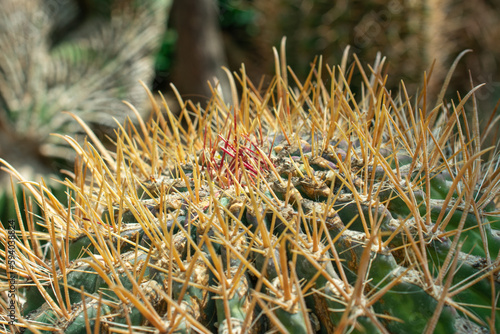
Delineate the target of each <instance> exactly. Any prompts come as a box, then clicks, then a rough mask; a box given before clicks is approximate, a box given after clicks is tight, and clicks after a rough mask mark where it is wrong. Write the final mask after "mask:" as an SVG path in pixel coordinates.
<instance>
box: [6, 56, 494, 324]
mask: <svg viewBox="0 0 500 334" xmlns="http://www.w3.org/2000/svg"><path fill="white" fill-rule="evenodd" d="M346 55H347V52H346ZM275 58H276V76H275V78H274V80H273V81H272V82H271V84H270V86H269V87H268V88H267V90H264V91H261V90H259V89H257V88H256V87H255V86H254V85H253V84H252V83H251V82H250V81H249V80H247V78H246V75H245V70H244V68H242V70H241V72H239V73H234V74H231V75H229V77H230V81H231V82H232V92H233V94H232V95H233V96H232V100H233V101H234V105H227V104H225V103H224V99H223V97H222V96H220V95H218V94H217V92H216V90H215V89H214V96H213V97H212V99H211V101H210V103H209V104H208V106H207V108H206V109H204V110H202V109H201V108H200V107H199V106H194V105H192V104H190V103H189V102H184V101H182V100H181V99H180V98H179V103H180V106H181V108H182V112H181V114H180V116H179V117H178V118H176V117H174V116H173V115H172V113H171V112H170V109H169V107H168V106H167V104H166V103H163V105H162V106H161V105H158V104H157V103H156V102H155V99H154V98H152V97H151V101H152V103H153V106H154V110H155V113H154V115H153V116H151V118H150V119H149V120H148V121H147V122H144V121H142V120H139V122H138V125H137V126H135V125H134V124H133V123H132V122H129V123H127V124H124V125H123V126H121V127H120V131H119V132H118V136H117V140H116V150H115V151H114V152H112V153H111V152H109V151H107V150H106V149H105V148H104V147H103V146H102V145H100V143H99V141H98V140H97V139H95V137H93V136H92V135H91V133H90V132H89V135H90V136H89V138H90V141H89V142H88V143H86V144H85V145H83V146H81V145H80V144H78V143H77V142H76V141H75V140H73V139H72V138H70V137H68V136H61V137H63V138H64V139H65V140H66V141H67V142H68V143H69V144H70V145H71V146H72V147H73V148H74V149H75V151H76V152H77V154H78V156H79V159H78V163H77V167H76V168H75V173H74V174H73V175H72V177H71V179H70V178H68V179H67V180H65V182H64V183H65V185H66V186H67V189H68V201H67V202H66V203H60V202H59V201H57V200H56V199H55V198H54V197H53V196H51V194H50V193H49V192H47V191H46V189H45V186H44V185H43V184H39V185H36V184H33V183H29V182H28V183H25V186H26V187H27V188H28V190H29V191H31V192H32V193H33V194H34V195H35V196H36V198H37V200H38V203H39V205H40V206H41V207H42V209H43V212H44V215H43V217H41V218H42V219H40V217H31V218H30V219H31V220H30V221H29V222H28V224H27V226H31V227H32V226H34V225H35V223H38V224H41V225H42V226H43V227H44V228H45V232H37V231H35V230H31V229H30V230H24V229H23V230H20V231H18V232H17V240H16V242H15V266H14V267H9V266H7V265H5V264H2V266H3V267H5V269H6V270H7V273H8V274H9V275H11V274H13V273H14V272H15V273H16V275H18V276H19V277H20V280H19V285H18V295H17V297H18V304H17V305H18V308H17V309H16V310H17V311H16V312H17V313H16V317H17V318H16V322H15V325H14V326H17V328H18V329H20V328H27V330H26V332H30V333H36V332H47V333H48V332H50V331H60V332H68V333H84V332H88V331H91V332H135V333H151V332H157V333H267V332H280V333H334V332H335V333H347V332H356V333H422V332H426V333H432V332H436V333H453V332H454V333H470V332H476V333H482V332H488V331H491V332H494V331H497V332H498V331H499V330H500V324H499V322H498V321H496V319H497V318H498V317H499V316H500V314H499V311H498V307H499V304H498V303H499V302H498V299H499V298H498V291H499V288H500V284H499V283H500V281H499V277H498V271H499V269H500V266H499V259H498V252H499V248H500V234H499V228H498V226H499V224H500V223H499V219H500V215H499V213H498V199H499V196H498V194H499V185H498V184H499V182H498V181H499V179H500V176H499V173H498V169H497V165H498V161H499V160H498V154H497V153H496V152H495V151H494V150H492V149H491V148H485V147H482V146H483V139H484V138H483V137H482V136H481V135H480V133H479V122H478V116H477V115H478V111H477V110H476V107H475V106H476V104H475V103H474V92H475V91H476V90H477V89H479V87H476V88H474V89H472V91H471V92H470V93H469V94H467V95H466V96H465V97H463V98H460V99H459V100H458V102H457V103H449V104H445V103H443V101H442V100H441V99H442V98H438V103H436V104H434V103H432V104H431V102H430V100H429V99H428V98H427V97H426V90H425V86H424V90H423V91H422V94H420V95H418V96H415V97H411V96H410V95H409V94H408V92H407V91H406V90H405V88H404V85H403V86H402V87H403V88H402V91H401V93H400V94H399V95H397V96H393V95H392V94H391V93H390V92H388V91H387V90H386V89H385V87H384V80H385V78H384V76H383V75H382V73H383V63H384V60H383V59H382V60H380V61H379V62H377V63H376V64H375V65H374V66H373V67H371V68H370V72H366V71H365V69H364V68H363V67H362V66H361V64H360V62H359V60H358V59H357V58H355V62H354V64H353V66H351V67H348V66H347V61H348V59H347V56H345V58H344V59H343V61H342V65H341V66H338V67H326V69H325V68H324V67H323V65H322V63H321V58H319V61H316V62H315V65H314V66H313V69H312V70H311V72H310V75H309V76H308V77H307V78H306V79H305V81H303V82H301V81H299V80H298V79H297V78H296V77H295V75H294V73H293V72H292V71H291V70H290V69H287V67H286V62H285V56H284V52H283V50H282V52H281V56H279V55H278V53H277V52H275ZM354 70H357V71H359V73H360V74H361V77H362V78H363V82H362V87H363V89H362V90H361V91H359V92H352V91H351V90H350V84H351V82H350V80H351V79H350V78H352V73H353V71H354ZM228 73H229V72H228ZM325 73H326V74H325ZM236 83H237V84H236ZM445 89H446V85H445V87H443V90H445ZM237 92H240V94H239V95H238V93H237ZM471 102H472V103H471ZM466 114H471V115H472V121H471V122H469V121H468V117H466ZM90 142H92V144H91V143H90ZM2 162H3V163H4V164H5V165H6V166H7V168H8V169H9V170H10V172H11V173H12V174H14V175H17V173H16V171H15V170H14V169H13V168H10V167H9V165H8V162H5V161H2ZM17 176H18V177H19V178H21V176H20V175H17ZM2 238H3V239H4V240H6V234H5V233H4V234H3V235H2ZM2 255H3V257H4V259H6V258H7V257H6V254H4V253H2ZM13 329H15V328H14V327H11V330H13ZM26 332H25V333H26Z"/></svg>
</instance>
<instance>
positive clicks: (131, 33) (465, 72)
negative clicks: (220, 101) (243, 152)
mask: <svg viewBox="0 0 500 334" xmlns="http://www.w3.org/2000/svg"><path fill="white" fill-rule="evenodd" d="M14 3H15V4H16V5H12V4H14ZM34 4H36V5H37V6H34ZM158 11H161V13H158ZM24 12H26V13H28V14H29V15H28V14H26V13H25V14H26V15H24V16H23V15H21V14H22V13H24ZM44 13H45V14H44ZM47 13H48V14H50V15H46V14H47ZM123 13H135V14H133V15H129V14H127V15H124V14H123ZM137 13H139V14H137ZM136 14H137V15H136ZM159 14H161V15H159ZM30 15H31V16H30ZM31 17H34V18H40V17H42V18H43V19H44V20H48V21H47V22H45V23H46V26H43V25H41V26H34V25H30V27H31V28H34V29H31V30H30V36H29V38H24V39H23V38H13V39H9V38H8V37H9V34H10V35H12V36H19V34H18V33H16V32H15V31H14V29H15V28H16V25H15V22H17V21H19V18H20V20H21V21H22V20H30V18H31ZM0 18H1V19H2V22H3V23H2V24H0V43H1V47H2V53H3V56H2V57H1V58H0V74H1V75H0V79H2V81H1V82H0V112H1V114H0V157H1V158H4V159H5V160H7V161H12V160H14V159H11V158H9V156H8V154H7V153H8V151H9V148H10V149H11V148H12V147H15V149H16V153H17V156H19V153H21V156H22V159H21V160H24V161H19V162H18V164H17V165H16V166H15V167H16V168H20V167H19V166H22V165H23V164H24V165H29V166H30V167H31V169H32V170H34V171H33V172H34V173H31V174H28V175H26V177H27V178H28V179H33V178H34V175H49V174H48V173H52V172H56V173H57V171H58V170H59V169H60V168H61V166H64V168H67V169H70V168H71V161H72V159H73V156H72V155H69V154H68V153H67V152H68V147H67V146H66V145H64V144H61V141H59V142H58V144H57V145H55V144H53V143H52V141H53V139H50V138H51V137H50V136H49V133H52V132H55V133H63V134H69V135H73V134H75V133H78V132H81V130H80V131H78V130H75V124H74V122H73V123H72V124H73V126H70V127H68V126H67V121H68V117H67V116H66V118H65V119H64V116H62V114H60V111H63V110H69V111H72V112H75V113H77V114H78V113H80V115H84V116H86V117H83V118H84V119H86V120H87V121H89V123H90V124H91V126H92V128H93V130H94V131H96V132H97V134H98V135H100V137H101V138H105V136H106V135H108V136H109V135H111V136H112V134H113V131H112V129H111V131H110V121H109V119H110V118H111V117H110V115H111V116H113V117H116V118H117V119H119V120H121V119H123V118H124V117H125V116H127V115H129V114H130V112H127V111H125V110H129V109H128V107H127V106H125V105H124V104H122V102H121V101H122V100H128V101H133V103H134V105H135V106H136V107H137V109H138V110H147V105H148V101H147V97H146V95H145V94H144V90H143V88H142V87H141V86H140V85H139V84H138V80H143V81H144V82H145V83H146V85H148V86H149V87H150V89H152V90H153V91H154V92H158V91H161V92H162V93H163V94H164V95H165V96H166V97H167V100H170V99H173V94H172V91H171V87H170V84H171V83H173V84H174V85H175V86H176V87H177V89H178V90H179V92H180V94H181V96H182V97H183V98H185V99H191V100H193V101H194V102H195V103H201V105H202V107H203V106H204V104H205V103H206V102H207V100H208V98H209V97H210V95H211V93H210V90H209V89H208V85H207V81H211V82H214V78H215V77H217V78H220V80H221V85H222V90H223V91H226V92H227V84H225V83H224V78H225V74H224V72H223V71H221V66H226V67H227V68H229V69H230V70H232V71H237V70H239V68H240V66H241V64H242V63H244V64H245V68H246V71H247V74H248V76H249V78H250V79H251V80H253V81H254V82H255V83H257V84H258V83H260V82H261V83H262V84H263V87H265V85H266V84H267V83H269V81H270V79H271V78H272V74H273V72H274V70H273V68H274V65H273V53H272V51H271V49H272V47H273V46H278V45H279V42H280V40H281V38H282V37H283V36H286V37H287V42H286V49H287V61H288V64H289V65H290V67H291V68H293V70H294V71H295V73H296V74H297V75H298V76H299V78H300V79H303V78H304V76H305V75H306V73H308V71H309V67H310V64H311V62H312V61H313V59H314V57H315V56H316V55H322V56H323V64H329V65H331V66H333V65H336V64H338V63H339V62H340V59H341V57H342V53H343V52H344V50H345V49H346V47H347V46H350V53H351V54H352V53H356V54H357V55H358V57H359V58H360V60H361V62H362V63H363V64H365V63H373V61H374V60H375V58H376V56H377V53H378V52H380V53H381V55H382V56H385V57H387V65H386V71H387V73H388V75H389V76H388V81H387V87H388V88H389V89H390V90H392V91H393V92H397V91H398V89H399V85H400V82H401V80H403V81H404V82H405V85H406V87H407V88H408V91H409V92H410V93H411V94H413V96H415V95H416V94H417V92H418V91H417V89H418V88H419V87H422V82H423V78H424V72H426V71H427V73H429V69H430V68H431V65H432V64H433V62H435V63H434V67H433V71H432V76H431V80H430V82H429V85H428V90H429V96H432V95H431V94H436V93H437V91H439V88H440V87H441V84H442V82H443V80H444V76H445V75H446V72H447V71H448V69H449V68H450V66H451V64H452V63H453V61H454V59H455V58H456V57H457V55H458V54H459V53H460V52H461V51H463V50H465V49H472V50H473V52H472V53H469V54H467V55H466V56H465V57H464V59H462V60H461V61H460V63H459V66H458V68H457V70H456V71H455V74H454V76H453V80H452V82H451V84H450V87H449V89H448V98H455V99H456V97H457V91H458V92H460V95H461V96H463V95H465V94H466V93H467V92H468V91H469V90H470V88H471V83H470V78H469V70H470V73H471V76H472V79H473V82H474V85H477V84H479V83H486V84H487V85H486V86H485V87H483V88H482V89H480V90H479V91H478V92H477V94H476V97H477V100H478V104H479V106H480V111H481V112H482V113H483V115H484V117H483V118H484V119H486V118H488V117H489V115H490V114H491V113H492V111H493V110H494V106H495V104H496V102H497V100H498V99H499V98H500V77H499V76H500V72H499V68H498V66H499V64H498V60H499V59H500V45H499V44H498V43H497V41H498V40H499V38H500V24H499V23H500V22H499V18H500V4H499V3H498V2H496V1H491V0H476V1H459V0H441V1H439V0H388V1H387V0H353V1H347V0H336V1H331V0H148V1H139V0H106V1H98V0H47V1H37V0H16V1H14V0H7V1H6V2H4V3H3V4H2V6H1V8H0ZM14 18H16V20H17V21H16V20H14ZM37 22H38V21H37ZM21 24H23V22H21ZM47 27H48V28H47ZM96 27H97V28H98V29H97V28H96ZM37 29H38V30H37ZM96 29H97V30H98V32H95V31H94V30H96ZM11 30H12V31H11ZM13 31H14V32H13ZM16 34H17V35H16ZM37 34H38V35H37ZM21 36H25V35H21ZM33 41H35V42H36V43H35V44H36V45H38V44H40V45H42V46H43V47H41V48H33V47H31V46H30V45H29V43H33ZM73 41H76V42H75V43H73ZM99 41H100V42H99ZM16 43H17V44H16ZM23 43H24V44H27V45H28V46H26V45H22V44H23ZM82 45H83V46H88V45H91V46H92V47H91V48H85V47H82ZM96 45H97V46H96ZM62 46H64V47H62ZM16 48H17V49H22V50H24V51H25V53H26V54H23V55H19V50H17V49H16ZM46 49H48V50H49V51H47V50H46ZM50 50H58V51H57V52H56V54H57V57H58V58H57V57H56V59H55V60H53V59H52V58H51V57H53V56H54V54H53V53H51V51H50ZM109 50H114V51H113V52H110V51H109ZM5 51H10V52H5ZM37 52H38V53H40V52H41V53H43V52H46V54H45V53H43V54H42V56H40V57H38V56H37ZM49 56H50V57H49ZM9 57H10V58H9ZM16 57H17V58H23V57H25V58H26V59H28V60H29V61H19V67H18V68H16V71H14V72H13V74H12V73H11V72H9V70H12V66H10V65H11V63H12V62H14V60H13V59H14V58H16ZM103 57H104V58H103ZM51 59H52V60H51ZM99 59H101V60H99ZM102 59H104V60H102ZM351 59H352V58H351ZM16 61H17V60H16ZM50 62H54V63H56V64H58V66H46V65H47V63H50ZM61 64H70V65H68V66H62V65H61ZM81 64H84V66H80V65H81ZM95 64H97V65H95ZM110 64H111V65H112V66H110ZM59 65H61V66H59ZM23 66H24V67H23ZM33 66H35V67H37V68H42V69H44V71H42V72H43V73H44V75H38V74H37V75H31V74H32V71H33ZM75 69H80V70H75ZM51 71H56V72H57V73H56V74H57V75H55V74H54V73H52V74H51ZM36 73H38V72H36ZM47 73H48V74H49V75H47ZM9 75H12V76H15V77H16V78H12V77H9ZM100 76H101V77H102V78H101V81H98V80H96V78H99V77H100ZM33 77H36V78H37V80H38V81H37V82H36V85H34V84H32V83H33V80H31V81H29V82H28V84H29V85H28V86H29V89H28V88H26V87H27V86H23V85H18V86H19V89H20V93H19V94H18V97H17V100H15V101H11V100H9V96H10V95H9V94H7V93H6V92H7V88H9V89H10V86H13V85H11V84H10V83H16V84H17V83H18V81H19V82H20V83H21V84H25V83H26V82H27V79H26V78H29V79H33ZM88 77H90V78H91V79H87V78H88ZM19 78H22V80H20V79H19ZM54 78H59V79H60V78H64V79H63V80H59V79H58V80H55V79H54ZM23 80H24V81H23ZM44 80H45V81H44ZM51 80H52V81H51ZM86 80H87V81H86ZM48 81H50V84H48V83H47V82H48ZM82 82H84V83H85V82H92V83H93V84H87V85H83V84H82ZM353 82H356V80H353ZM96 83H97V85H96ZM9 85H10V86H9ZM99 85H102V86H103V87H102V88H100V86H99ZM54 87H56V88H57V90H55V89H54ZM30 89H34V90H30ZM353 89H356V87H353ZM54 92H55V93H57V99H53V100H51V99H50V98H48V97H51V96H54V94H55V93H54ZM141 92H142V93H141ZM34 95H36V96H39V97H40V96H42V97H47V98H46V99H44V101H43V103H42V104H41V105H43V108H42V107H37V106H38V104H37V103H38V102H39V101H38V100H36V99H33V96H34ZM227 95H229V94H227ZM434 96H435V95H434ZM27 101H28V102H27ZM14 102H15V103H14ZM12 105H15V106H16V109H15V110H16V111H17V110H18V109H22V108H24V109H26V110H29V113H24V114H22V115H21V114H19V113H18V114H16V113H14V112H13V110H14V108H12V107H10V106H12ZM47 105H49V107H50V108H48V107H47ZM119 106H121V107H119ZM47 109H50V110H51V112H47ZM20 115H21V116H20ZM19 117H24V118H25V119H24V120H23V119H21V120H19ZM26 118H28V119H29V122H27V120H26ZM34 119H36V120H38V122H34V121H33V120H34ZM62 119H64V121H63V120H62ZM105 120H106V121H105ZM69 121H71V120H69ZM27 123H30V124H31V128H29V127H28V128H26V127H23V124H27ZM33 124H34V125H35V126H33ZM37 124H39V125H38V127H39V128H43V130H44V131H43V133H41V132H40V131H31V130H30V129H32V128H35V130H38V128H37ZM42 125H43V126H42ZM77 127H78V126H76V128H77ZM27 134H29V135H27ZM49 143H50V145H48V144H49ZM48 147H50V149H48ZM35 158H36V159H35ZM16 159H17V158H16ZM61 159H62V160H65V163H64V164H60V163H58V164H55V163H54V162H55V161H60V160H61ZM34 161H35V162H34ZM16 163H17V161H16ZM5 175H6V173H2V175H0V179H1V178H3V179H4V181H5V178H6V177H5ZM7 184H8V182H3V183H2V188H4V190H5V189H6V188H7V187H8V186H7ZM1 193H3V191H2V192H0V206H1V207H0V219H1V220H5V219H7V218H13V217H12V210H11V209H12V208H11V209H8V206H9V204H8V203H9V200H8V198H7V197H5V198H4V197H3V195H1ZM6 210H8V211H9V213H8V214H7V215H3V214H2V213H1V212H4V211H5V212H6ZM6 216H8V217H6Z"/></svg>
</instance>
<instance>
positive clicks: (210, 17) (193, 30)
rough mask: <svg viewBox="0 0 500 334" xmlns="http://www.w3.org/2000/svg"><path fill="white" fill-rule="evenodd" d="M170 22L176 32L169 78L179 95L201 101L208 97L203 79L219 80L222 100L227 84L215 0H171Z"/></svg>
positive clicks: (205, 82) (206, 84) (226, 90)
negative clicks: (175, 43)
mask: <svg viewBox="0 0 500 334" xmlns="http://www.w3.org/2000/svg"><path fill="white" fill-rule="evenodd" d="M170 19H171V24H172V26H173V28H174V29H175V30H176V31H177V33H178V38H177V45H176V55H175V60H174V69H173V73H172V82H173V83H174V85H175V86H176V88H177V89H178V90H179V92H180V94H181V95H182V97H183V98H186V99H191V100H192V101H193V102H195V103H197V102H199V103H201V105H202V106H204V104H205V103H206V102H207V101H208V99H209V98H210V97H211V95H212V94H211V92H210V88H209V86H208V83H207V81H210V82H211V83H212V85H213V82H214V80H213V79H214V78H217V79H218V80H220V82H221V85H222V86H221V88H222V92H223V95H224V98H225V100H226V102H229V98H230V94H229V87H228V85H227V84H226V82H227V79H226V74H225V73H224V71H222V69H221V67H222V66H226V57H225V53H224V45H223V41H222V35H221V32H220V27H219V20H218V7H217V1H216V0H174V3H173V6H172V11H171V16H170Z"/></svg>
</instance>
